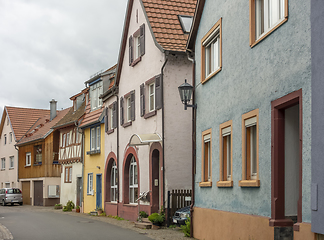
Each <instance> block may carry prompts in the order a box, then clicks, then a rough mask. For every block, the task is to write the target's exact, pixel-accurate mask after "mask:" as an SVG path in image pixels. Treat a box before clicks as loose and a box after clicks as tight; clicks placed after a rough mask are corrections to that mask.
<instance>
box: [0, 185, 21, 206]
mask: <svg viewBox="0 0 324 240" xmlns="http://www.w3.org/2000/svg"><path fill="white" fill-rule="evenodd" d="M0 201H1V203H2V206H5V205H6V204H8V203H10V204H11V205H14V204H15V203H19V205H22V204H23V197H22V193H21V191H20V189H19V188H2V189H0Z"/></svg>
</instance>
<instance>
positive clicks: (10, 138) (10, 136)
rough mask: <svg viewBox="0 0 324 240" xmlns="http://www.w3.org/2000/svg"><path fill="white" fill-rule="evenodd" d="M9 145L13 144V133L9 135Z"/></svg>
mask: <svg viewBox="0 0 324 240" xmlns="http://www.w3.org/2000/svg"><path fill="white" fill-rule="evenodd" d="M9 143H12V132H11V133H9Z"/></svg>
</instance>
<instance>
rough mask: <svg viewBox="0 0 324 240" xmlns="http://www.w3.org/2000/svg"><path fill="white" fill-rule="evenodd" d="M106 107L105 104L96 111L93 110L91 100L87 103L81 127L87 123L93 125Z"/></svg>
mask: <svg viewBox="0 0 324 240" xmlns="http://www.w3.org/2000/svg"><path fill="white" fill-rule="evenodd" d="M104 107H105V106H104V105H102V106H101V108H99V109H97V110H95V111H91V107H90V101H88V104H87V106H86V110H85V116H84V118H83V120H82V122H81V124H80V127H81V128H82V127H85V126H87V125H91V124H92V123H95V122H98V121H99V117H100V116H101V114H102V111H103V109H104Z"/></svg>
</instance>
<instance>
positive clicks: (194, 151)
mask: <svg viewBox="0 0 324 240" xmlns="http://www.w3.org/2000/svg"><path fill="white" fill-rule="evenodd" d="M188 51H190V50H187V56H188V59H189V60H190V61H191V62H192V86H193V91H192V104H193V105H195V85H196V75H195V73H196V71H195V67H196V62H195V59H194V57H190V53H192V52H191V51H190V52H188ZM191 168H192V169H191V171H192V174H191V175H192V176H191V178H192V179H191V205H190V220H191V222H190V237H193V212H194V209H193V207H194V205H195V174H196V108H194V107H193V108H192V165H191Z"/></svg>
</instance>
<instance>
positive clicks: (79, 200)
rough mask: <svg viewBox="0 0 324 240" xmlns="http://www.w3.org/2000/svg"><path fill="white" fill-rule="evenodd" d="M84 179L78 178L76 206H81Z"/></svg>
mask: <svg viewBox="0 0 324 240" xmlns="http://www.w3.org/2000/svg"><path fill="white" fill-rule="evenodd" d="M81 192H82V178H81V177H77V194H76V205H77V206H81Z"/></svg>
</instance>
